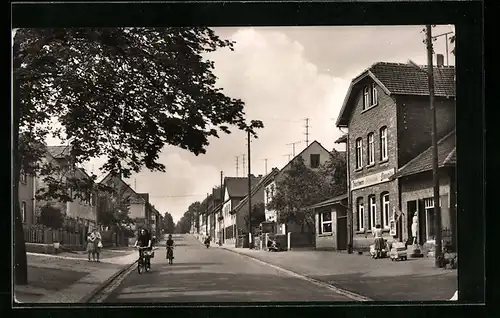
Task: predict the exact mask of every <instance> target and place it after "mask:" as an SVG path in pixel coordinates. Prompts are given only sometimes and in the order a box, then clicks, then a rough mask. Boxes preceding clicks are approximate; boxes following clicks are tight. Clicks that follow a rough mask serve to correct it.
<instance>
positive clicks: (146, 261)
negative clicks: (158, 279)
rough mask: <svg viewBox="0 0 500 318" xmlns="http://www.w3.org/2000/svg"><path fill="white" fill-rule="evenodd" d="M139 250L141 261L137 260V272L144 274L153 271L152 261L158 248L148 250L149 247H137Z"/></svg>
mask: <svg viewBox="0 0 500 318" xmlns="http://www.w3.org/2000/svg"><path fill="white" fill-rule="evenodd" d="M137 248H138V249H139V253H140V254H139V259H138V260H137V272H138V273H139V274H142V273H143V272H144V271H146V272H149V271H150V270H151V259H152V258H154V257H155V252H154V251H155V250H156V249H157V248H156V247H153V248H152V249H151V250H147V248H148V247H147V246H145V247H141V246H137Z"/></svg>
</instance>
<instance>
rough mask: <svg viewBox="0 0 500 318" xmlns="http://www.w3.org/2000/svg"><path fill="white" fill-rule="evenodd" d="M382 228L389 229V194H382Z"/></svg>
mask: <svg viewBox="0 0 500 318" xmlns="http://www.w3.org/2000/svg"><path fill="white" fill-rule="evenodd" d="M381 201H382V202H381V203H382V204H381V206H382V227H383V228H386V229H388V228H389V193H382V200H381Z"/></svg>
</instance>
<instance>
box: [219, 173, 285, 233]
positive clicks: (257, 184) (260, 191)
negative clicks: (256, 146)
mask: <svg viewBox="0 0 500 318" xmlns="http://www.w3.org/2000/svg"><path fill="white" fill-rule="evenodd" d="M278 173H279V169H277V168H273V169H272V170H271V172H270V173H268V174H267V175H266V176H264V177H263V176H262V175H259V177H258V178H255V179H254V180H252V190H251V192H250V197H251V198H252V202H251V203H252V207H254V206H256V205H257V204H259V203H263V204H265V185H266V184H267V183H268V182H269V181H271V180H274V178H275V177H276V176H277V175H278ZM245 180H248V179H246V178H245ZM246 188H247V190H246V191H245V192H246V196H244V197H243V198H241V199H234V198H235V196H234V195H235V194H237V192H235V191H233V197H232V198H233V202H232V205H231V207H232V209H231V210H230V212H229V214H230V216H231V218H232V222H233V223H232V224H234V226H233V229H234V230H235V233H234V234H235V236H236V237H237V236H238V235H240V234H246V233H249V231H250V229H249V226H248V225H249V224H248V223H247V222H248V221H247V218H248V208H249V207H248V182H247V186H246ZM236 202H238V203H237V204H236V205H234V203H236ZM264 213H265V211H264ZM252 219H253V218H252ZM257 225H259V224H254V226H257ZM235 243H236V241H235Z"/></svg>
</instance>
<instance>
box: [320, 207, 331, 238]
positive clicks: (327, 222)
mask: <svg viewBox="0 0 500 318" xmlns="http://www.w3.org/2000/svg"><path fill="white" fill-rule="evenodd" d="M319 218H320V220H319V222H320V224H321V227H320V229H319V230H320V234H325V233H332V212H330V211H328V212H324V213H321V214H320V215H319Z"/></svg>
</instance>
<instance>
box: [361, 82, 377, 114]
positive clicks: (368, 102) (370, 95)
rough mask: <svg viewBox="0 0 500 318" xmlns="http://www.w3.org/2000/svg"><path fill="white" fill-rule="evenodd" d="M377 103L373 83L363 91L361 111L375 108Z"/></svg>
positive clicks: (375, 87) (375, 86) (375, 88)
mask: <svg viewBox="0 0 500 318" xmlns="http://www.w3.org/2000/svg"><path fill="white" fill-rule="evenodd" d="M377 103H378V93H377V85H376V84H375V83H373V84H371V85H369V86H365V88H364V89H363V110H366V109H369V108H371V107H373V106H376V105H377Z"/></svg>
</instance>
